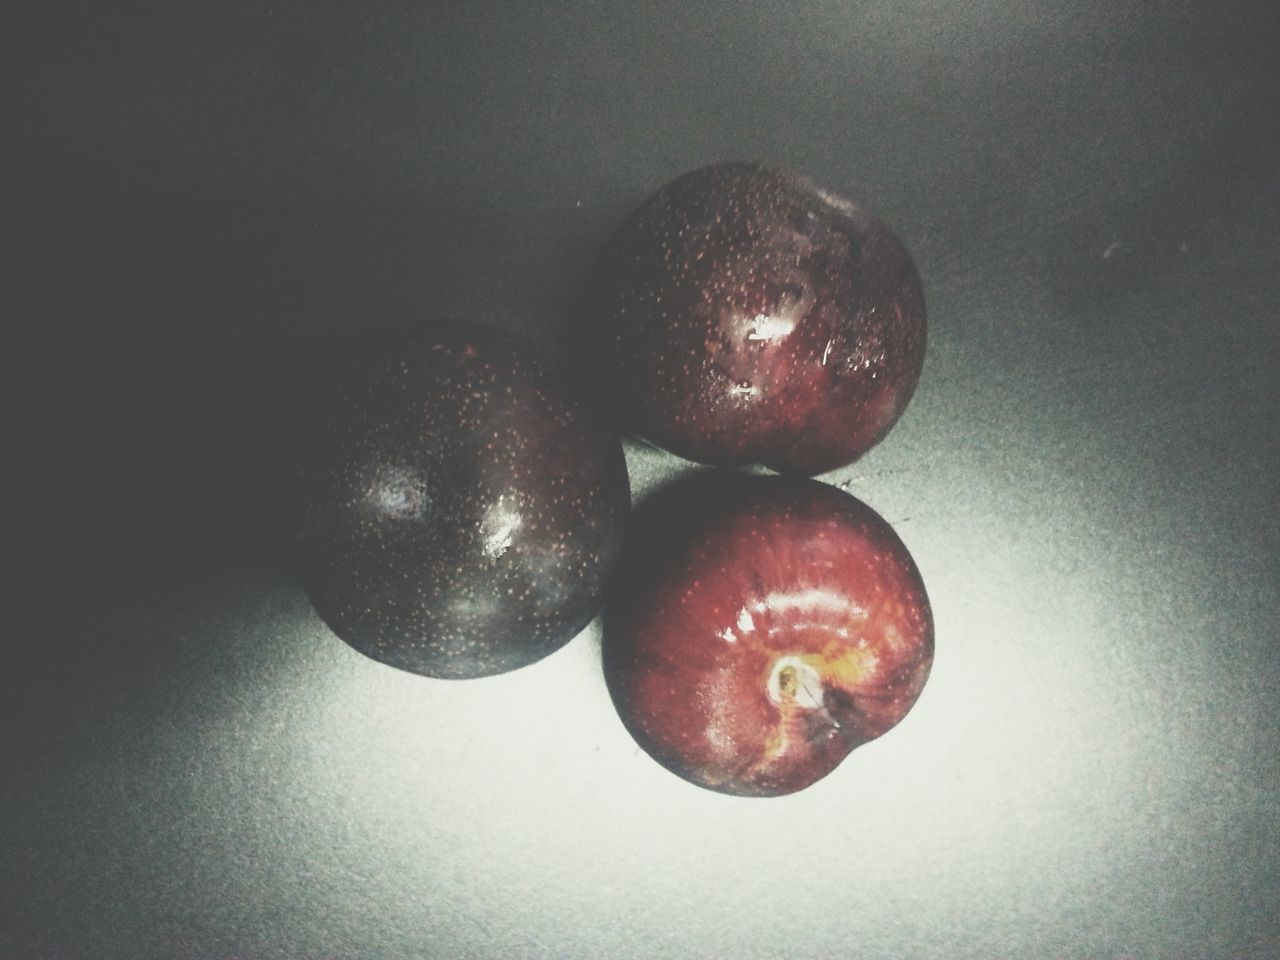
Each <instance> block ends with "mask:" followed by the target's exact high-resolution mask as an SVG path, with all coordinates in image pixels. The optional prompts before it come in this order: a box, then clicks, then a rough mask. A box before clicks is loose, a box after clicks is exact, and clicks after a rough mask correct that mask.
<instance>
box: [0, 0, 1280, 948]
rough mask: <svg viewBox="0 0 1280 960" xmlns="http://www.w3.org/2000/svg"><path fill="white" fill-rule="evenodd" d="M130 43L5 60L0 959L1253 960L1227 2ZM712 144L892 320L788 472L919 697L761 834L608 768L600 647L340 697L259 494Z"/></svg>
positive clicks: (469, 19)
mask: <svg viewBox="0 0 1280 960" xmlns="http://www.w3.org/2000/svg"><path fill="white" fill-rule="evenodd" d="M146 6H147V7H148V8H149V9H143V8H142V7H143V5H125V6H123V7H122V6H119V5H106V4H102V5H90V4H57V3H54V4H48V5H45V6H43V7H41V8H40V10H39V11H38V12H34V13H28V14H27V15H26V16H25V17H19V18H18V19H17V22H16V23H15V24H13V25H12V27H11V28H10V29H6V30H5V31H4V33H5V40H4V43H5V46H6V55H5V58H4V59H5V63H6V65H7V66H8V68H9V69H10V70H11V71H13V72H14V79H13V80H12V81H11V82H10V83H9V84H8V87H9V90H10V92H11V94H15V93H16V105H17V108H18V109H17V113H16V117H15V120H14V122H13V123H12V125H11V126H10V131H11V132H16V133H17V135H18V136H17V137H15V138H13V139H11V140H10V144H11V145H10V147H8V148H6V153H7V157H6V159H5V161H4V162H5V164H6V167H7V168H8V171H9V172H8V175H7V176H6V177H5V178H4V181H5V184H4V188H3V189H4V190H5V195H6V198H7V199H6V201H5V205H6V210H7V211H8V212H7V213H6V215H5V218H4V219H5V221H6V227H7V228H8V230H6V232H7V233H9V234H10V236H11V239H14V240H16V241H17V242H16V243H14V244H12V245H11V253H10V254H9V255H8V256H7V257H6V260H7V263H8V266H9V267H10V279H9V280H6V282H5V283H4V284H3V286H4V291H3V294H0V296H3V298H4V300H3V303H4V304H5V310H4V314H5V322H4V325H3V326H4V329H3V332H2V333H0V338H3V339H0V364H2V365H3V371H0V372H2V373H3V385H0V390H2V391H3V398H2V399H3V403H0V408H2V409H3V413H2V414H0V417H3V419H4V424H3V426H4V430H5V432H4V434H3V436H4V438H5V439H4V443H5V446H6V448H7V454H6V456H5V458H4V459H5V461H6V464H7V465H6V467H5V472H6V473H7V474H8V475H9V478H8V481H7V484H8V485H9V487H10V491H11V492H10V494H9V495H8V496H7V497H5V498H4V499H5V507H6V509H5V524H6V528H7V530H8V532H7V533H5V534H0V540H3V542H4V543H5V547H6V549H5V554H6V555H7V561H8V564H7V565H8V566H10V568H11V572H10V573H9V574H7V575H6V578H5V582H6V586H5V590H6V594H7V595H8V596H9V599H8V600H6V602H5V603H4V605H3V612H2V613H0V642H2V643H3V645H4V646H3V654H4V667H3V668H2V669H0V677H2V679H0V744H2V745H3V751H2V752H0V763H2V766H0V852H3V863H4V866H3V870H2V871H0V955H3V956H4V957H8V958H15V960H17V958H21V960H27V958H30V960H37V958H39V960H49V958H78V957H86V958H88V957H92V958H95V960H105V958H117V957H119V958H134V957H193V958H277V957H278V958H339V957H341V958H419V957H424V958H425V957H477V958H483V957H521V958H525V957H528V958H535V957H548V958H551V957H555V958H589V957H617V958H630V957H636V958H648V960H661V958H673V960H674V958H696V957H706V958H728V957H734V958H752V957H762V958H763V957H801V958H804V957H814V958H818V957H830V958H837V957H839V958H850V957H857V958H880V957H883V958H914V957H937V958H948V960H957V958H968V957H972V958H984V960H989V958H995V957H1037V958H1058V957H1079V958H1099V957H1188V958H1190V957H1197V958H1199V957H1232V958H1254V960H1262V958H1270V957H1274V956H1277V955H1280V920H1277V911H1276V907H1277V904H1278V903H1280V750H1278V749H1277V747H1278V745H1280V736H1278V735H1280V693H1277V690H1278V689H1280V685H1278V683H1277V681H1278V680H1280V651H1278V644H1280V638H1278V636H1277V623H1278V622H1280V617H1278V616H1277V614H1278V612H1280V611H1278V606H1280V605H1278V604H1277V588H1278V584H1280V576H1278V575H1277V574H1278V573H1280V561H1278V559H1277V558H1278V556H1280V549H1278V548H1280V511H1278V510H1277V496H1276V492H1277V487H1276V479H1275V478H1276V475H1277V472H1278V471H1280V462H1278V457H1277V454H1278V451H1280V430H1278V428H1277V416H1276V414H1277V410H1276V387H1275V384H1276V374H1277V370H1278V368H1280V364H1278V360H1280V355H1278V352H1277V340H1278V338H1277V336H1276V330H1275V328H1276V316H1277V314H1276V303H1277V300H1278V298H1280V269H1278V268H1280V176H1278V173H1277V171H1278V170H1280V164H1278V160H1280V150H1278V147H1280V109H1277V106H1278V105H1280V104H1278V99H1280V97H1278V93H1280V80H1278V77H1280V72H1278V69H1280V68H1278V67H1277V63H1280V56H1278V54H1280V49H1278V47H1280V45H1278V44H1277V37H1278V35H1280V33H1278V31H1277V18H1276V16H1275V15H1274V14H1273V13H1270V12H1267V11H1268V10H1269V7H1270V6H1272V5H1264V4H1261V3H1259V4H1255V5H1252V6H1250V5H1247V4H1234V5H1233V4H1224V3H1213V4H1211V3H1208V2H1203V3H1196V2H1190V0H1184V2H1171V3H1164V4H1146V3H1138V2H1134V0H1121V2H1113V3H1103V2H1100V0H1097V2H1086V0H1078V2H1077V0H1072V2H1067V3H1051V2H1048V0H1043V2H1042V0H1034V2H1033V0H1018V2H1015V0H990V2H980V3H969V4H942V3H936V2H926V0H894V2H889V0H873V2H836V0H821V2H791V3H780V2H762V0H748V2H746V3H727V2H719V0H715V2H708V3H668V2H657V3H625V4H624V3H612V2H595V3H588V2H568V0H566V2H556V3H545V4H536V3H535V4H510V5H499V4H486V3H482V2H477V3H472V4H461V3H459V4H454V3H444V4H435V5H432V4H409V3H370V4H350V5H345V4H337V3H331V2H328V0H322V2H317V3H311V4H302V3H289V2H285V3H274V4H272V3H269V2H264V3H258V4H235V3H232V4H205V5H199V4H195V3H191V2H185V3H183V2H177V3H169V4H153V5H146ZM740 157H748V158H756V159H763V160H768V161H772V162H778V163H782V164H786V165H788V166H791V167H794V168H796V169H798V170H801V171H803V172H805V173H807V174H809V175H810V176H811V177H813V178H814V179H816V180H818V181H819V182H821V183H823V184H825V185H827V186H828V187H830V188H831V189H834V190H837V191H838V192H842V193H846V194H848V195H850V196H852V197H855V198H858V199H860V200H861V201H863V202H864V203H865V204H866V205H868V206H870V207H872V208H873V209H875V210H877V211H879V212H880V214H881V215H882V216H884V217H885V218H886V219H887V220H888V221H889V222H890V223H891V224H893V225H894V227H895V229H896V230H897V231H898V233H899V234H900V236H901V237H902V238H903V240H904V241H905V242H906V243H907V245H908V247H909V248H910V249H911V250H912V251H913V252H914V254H915V256H916V258H917V262H918V264H919V267H920V270H921V273H922V275H923V277H924V280H925V286H926V292H927V296H928V302H929V309H930V322H931V331H930V337H931V339H930V346H929V355H928V359H927V363H926V366H925V371H924V376H923V380H922V382H921V386H920V389H919V391H918V393H917V395H916V397H915V399H914V400H913V402H912V404H911V406H910V408H909V410H908V412H907V414H906V416H905V417H904V419H903V420H902V421H901V423H900V424H899V425H898V427H897V428H896V429H895V430H894V431H893V433H892V434H891V435H890V436H889V437H888V439H887V440H886V441H885V442H884V443H883V444H881V445H880V446H879V447H877V448H876V449H875V450H873V451H872V452H871V453H870V454H868V455H867V456H866V457H865V458H863V459H862V460H861V461H860V462H858V463H856V464H854V465H853V466H851V467H849V468H847V469H844V470H840V471H837V472H836V473H833V474H831V475H829V476H828V477H826V478H824V479H827V480H830V481H831V482H833V483H838V484H839V485H841V486H842V487H845V488H846V489H848V490H850V491H851V492H853V493H854V494H856V495H857V496H859V497H861V498H862V499H864V500H866V501H867V502H868V503H870V504H871V505H872V506H873V507H875V508H876V509H877V510H879V511H880V512H881V513H882V514H883V515H884V516H885V517H886V518H888V519H889V520H890V521H891V522H893V523H894V525H895V526H896V528H897V529H898V531H899V532H900V534H901V535H902V537H903V539H904V540H905V541H906V543H907V544H908V546H909V547H910V549H911V550H912V551H913V553H914V556H915V558H916V560H917V562H918V564H919V566H920V568H921V570H922V572H923V574H924V577H925V579H926V582H927V584H928V587H929V591H930V595H931V598H932V601H933V605H934V610H935V616H936V621H937V660H936V665H935V669H934V674H933V676H932V679H931V681H930V683H929V686H928V688H927V689H926V691H925V694H924V696H923V697H922V699H921V700H920V702H919V704H918V706H917V707H916V709H915V710H914V711H913V712H912V713H911V714H910V716H909V717H908V718H907V720H906V721H904V723H903V724H902V725H901V726H900V727H899V728H898V729H896V730H894V731H893V732H892V733H890V734H889V735H888V736H886V737H884V738H883V739H882V740H880V741H878V742H876V743H874V744H871V745H868V746H866V747H864V748H862V749H860V750H858V751H856V752H855V753H854V754H853V755H851V756H850V757H849V759H848V760H846V761H845V763H844V764H843V765H842V766H841V767H840V768H839V769H838V770H837V771H836V772H835V773H834V774H832V775H831V776H829V777H828V778H826V779H825V780H823V781H822V782H820V783H819V784H818V785H816V786H814V787H813V788H811V789H809V790H807V791H804V792H802V793H800V794H797V795H795V796H792V797H789V798H784V799H777V800H765V801H761V800H743V799H735V798H730V797H725V796H720V795H717V794H713V793H710V792H707V791H703V790H699V789H697V788H694V787H692V786H690V785H688V784H685V783H684V782H682V781H680V780H678V779H677V778H675V777H674V776H672V775H670V774H669V773H667V772H666V771H665V770H663V769H662V768H661V767H659V766H658V765H657V764H656V763H654V762H653V761H652V760H650V759H649V758H648V757H647V756H646V755H645V754H643V753H642V752H640V751H639V750H638V749H637V747H636V746H635V744H634V743H633V742H632V740H631V739H630V738H629V736H628V735H627V733H626V732H625V730H624V729H623V727H622V725H621V723H620V722H619V720H618V718H617V716H616V714H615V712H614V711H613V709H612V706H611V704H610V701H609V698H608V695H607V692H606V690H605V686H604V683H603V680H602V678H601V676H600V666H599V628H598V624H595V625H592V626H591V627H589V628H588V629H587V630H586V631H584V633H583V634H582V635H581V636H579V637H578V638H576V639H575V640H574V641H573V642H572V643H571V644H570V645H569V646H567V647H566V648H564V649H563V650H561V651H560V652H558V653H557V654H555V655H553V656H552V657H550V658H549V659H547V660H545V661H543V662H541V663H539V664H537V665H535V666H533V667H530V668H528V669H525V670H522V671H519V672H517V673H514V674H511V675H507V676H503V677H499V678H493V679H490V680H484V681H475V682H469V683H447V682H437V681H431V680H427V679H424V678H419V677H414V676H410V675H407V674H403V673H399V672H396V671H394V670H392V669H390V668H386V667H383V666H380V665H378V664H376V663H374V662H372V661H370V660H367V659H365V658H363V657H361V656H360V655H359V654H357V653H355V652H354V651H353V650H351V649H349V648H347V647H346V646H345V645H344V644H342V643H341V642H340V641H339V640H337V639H336V638H335V637H334V636H333V635H332V634H331V633H329V632H328V631H327V630H326V629H325V628H324V627H323V626H322V624H320V623H319V622H318V620H317V619H316V617H315V616H314V614H313V613H312V612H311V609H310V607H309V605H308V604H307V602H306V599H305V597H304V596H303V595H302V594H301V593H300V591H299V590H298V588H297V587H296V585H295V584H294V583H293V581H292V579H291V577H290V574H289V570H288V567H287V565H286V564H285V563H284V562H283V559H282V556H281V552H280V550H279V548H278V545H277V540H276V536H275V534H276V525H275V517H276V514H275V510H274V507H273V500H272V496H271V495H270V494H269V491H271V490H273V489H274V487H273V479H274V478H275V477H276V475H277V472H278V471H277V467H278V466H279V464H280V462H281V460H282V457H281V454H280V451H281V450H282V449H284V448H285V445H286V443H287V437H288V431H289V424H290V422H291V420H290V417H291V416H292V415H293V414H294V413H295V412H296V397H297V395H298V390H299V387H300V385H301V384H302V383H303V382H305V380H306V378H307V377H308V376H310V375H311V373H313V372H314V370H315V369H316V368H317V367H318V365H319V364H321V363H322V362H323V361H324V360H326V359H327V358H328V357H329V356H331V355H332V353H333V351H334V349H335V346H334V345H335V344H336V343H338V342H339V341H340V339H341V338H342V337H344V336H349V335H352V334H355V333H358V332H359V331H361V330H365V329H369V328H374V327H378V326H381V325H384V324H387V323H391V322H403V321H405V320H413V319H415V318H420V317H421V318H428V317H432V316H450V317H455V318H476V319H483V320H487V321H490V322H494V323H498V324H502V325H506V326H510V327H513V328H520V329H524V330H527V331H530V332H532V333H534V334H535V335H536V336H538V337H539V338H541V339H542V340H543V341H544V342H545V343H546V344H547V345H548V346H549V347H551V348H553V349H563V348H566V347H567V346H568V344H567V339H568V338H569V337H570V336H571V331H572V325H571V324H570V323H569V321H568V319H567V318H568V315H569V310H568V306H567V305H568V304H569V303H570V302H571V301H572V299H573V292H574V290H575V289H576V284H577V282H578V278H579V277H580V275H581V272H582V270H583V268H584V265H585V264H587V263H588V262H589V261H590V258H591V256H592V255H593V253H594V251H595V250H596V249H598V247H599V244H600V243H601V242H602V240H603V238H604V237H605V236H606V235H607V234H608V232H609V230H610V229H611V228H612V226H613V225H614V224H616V223H617V221H618V220H619V218H620V217H621V216H623V215H624V214H625V212H626V211H627V210H628V209H630V208H631V206H633V205H634V204H635V203H636V202H638V201H639V200H640V199H641V198H642V197H643V196H645V195H646V194H647V193H648V192H650V191H651V190H653V189H655V188H656V187H657V186H659V185H660V184H662V183H663V182H665V181H666V180H668V179H670V178H671V177H674V176H676V175H677V174H679V173H682V172H684V171H685V170H688V169H691V168H693V167H696V166H699V165H701V164H704V163H708V162H711V161H715V160H722V159H729V158H740ZM628 461H629V465H630V468H631V473H632V480H633V484H634V487H635V490H636V493H637V495H639V496H642V495H643V494H644V492H645V491H646V490H648V489H650V488H651V487H652V486H653V484H655V483H656V482H658V481H660V480H662V479H664V478H667V477H671V476H674V475H675V474H677V473H679V472H680V471H681V470H683V469H685V467H684V466H683V465H682V464H681V463H679V462H677V461H675V460H673V459H672V458H670V457H668V456H666V455H664V454H661V453H659V452H656V451H653V450H650V449H647V448H644V447H641V446H638V445H629V446H628Z"/></svg>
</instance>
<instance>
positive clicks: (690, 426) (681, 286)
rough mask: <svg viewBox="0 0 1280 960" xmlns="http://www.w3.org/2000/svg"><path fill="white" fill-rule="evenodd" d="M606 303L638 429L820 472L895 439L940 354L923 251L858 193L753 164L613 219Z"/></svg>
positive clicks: (611, 339) (615, 361)
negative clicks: (929, 342)
mask: <svg viewBox="0 0 1280 960" xmlns="http://www.w3.org/2000/svg"><path fill="white" fill-rule="evenodd" d="M594 288H595V289H594V293H593V295H592V306H591V317H592V322H593V323H594V324H596V325H597V326H598V330H597V333H596V336H597V338H598V340H599V341H600V343H599V346H600V347H601V348H602V349H603V351H604V354H605V357H606V364H607V369H608V370H609V375H610V388H611V391H614V392H616V408H617V409H616V412H617V414H618V416H619V417H620V420H621V423H622V424H623V425H624V426H625V428H626V429H627V430H628V431H630V432H632V433H634V434H636V435H638V436H639V437H641V438H642V439H644V440H647V441H648V442H650V443H652V444H654V445H656V446H658V447H661V448H663V449H665V450H669V451H671V452H672V453H675V454H678V455H679V456H681V457H684V458H686V459H689V460H694V461H698V462H700V463H704V464H717V465H724V466H730V465H746V464H762V465H764V466H767V467H769V468H771V469H773V470H775V471H777V472H779V473H791V474H800V475H806V476H810V475H813V474H817V473H823V472H826V471H828V470H833V469H835V468H837V467H840V466H844V465H846V464H849V463H851V462H853V461H854V460H856V459H857V458H858V457H860V456H861V455H862V454H863V453H865V452H866V451H867V450H868V449H870V448H871V447H872V446H873V445H874V444H876V443H877V442H879V441H880V440H881V439H882V438H883V437H884V436H885V435H886V434H887V433H888V432H889V430H890V429H891V428H892V427H893V425H894V424H895V423H896V422H897V420H898V418H899V417H900V416H901V415H902V413H903V411H904V409H905V408H906V406H907V402H908V401H909V400H910V399H911V395H912V393H913V392H914V390H915V387H916V383H917V381H918V380H919V378H920V371H921V368H922V366H923V363H924V351H925V303H924V293H923V289H922V287H921V282H920V277H919V274H918V273H917V271H916V268H915V265H914V263H913V262H912V259H911V256H910V254H909V253H908V252H907V250H906V248H905V247H904V246H903V245H902V243H901V242H900V241H899V240H898V239H897V237H895V235H894V234H893V232H892V231H891V230H890V229H889V228H888V227H887V226H886V225H885V224H884V223H882V222H881V221H880V220H878V219H877V218H876V217H874V216H872V215H871V214H870V213H868V212H867V211H866V210H864V209H863V208H862V207H860V206H858V205H857V204H855V203H852V202H850V201H849V200H845V199H843V198H841V197H838V196H836V195H834V194H832V193H829V192H827V191H825V190H822V189H820V188H819V187H817V186H815V185H814V184H813V183H811V182H810V181H808V180H806V179H804V178H802V177H800V176H799V175H797V174H795V173H792V172H789V171H786V170H782V169H776V168H771V167H767V166H762V165H759V164H754V163H745V162H735V163H722V164H716V165H713V166H709V167H704V168H702V169H699V170H695V171H693V172H691V173H688V174H686V175H684V176H682V177H680V178H678V179H676V180H674V181H672V182H671V183H669V184H667V185H666V186H665V187H663V188H662V189H660V190H658V191H657V192H656V193H655V194H653V195H652V196H650V197H649V198H648V199H647V200H645V201H644V202H643V203H642V204H641V205H640V206H639V208H638V209H637V210H636V211H635V212H634V213H633V214H632V215H631V216H630V217H629V218H628V219H627V220H626V221H625V222H624V223H623V224H622V225H621V226H620V227H619V228H618V229H617V230H616V231H615V233H614V235H613V236H612V238H611V239H610V240H609V242H608V244H607V246H606V249H605V252H604V254H603V255H602V257H601V260H600V264H599V269H598V271H597V274H596V276H595V282H594Z"/></svg>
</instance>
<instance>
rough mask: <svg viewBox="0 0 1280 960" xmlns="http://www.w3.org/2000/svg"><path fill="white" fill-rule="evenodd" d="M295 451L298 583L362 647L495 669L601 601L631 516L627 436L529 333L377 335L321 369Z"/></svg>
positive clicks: (417, 665) (449, 667)
mask: <svg viewBox="0 0 1280 960" xmlns="http://www.w3.org/2000/svg"><path fill="white" fill-rule="evenodd" d="M299 448H300V449H299V455H298V474H297V487H296V497H295V504H294V509H293V514H292V544H293V548H294V554H295V556H296V558H297V564H298V569H299V572H300V575H301V579H302V582H303V586H304V587H305V589H306V591H307V594H308V596H309V597H310V599H311V601H312V604H313V605H314V607H315V609H316V610H317V612H318V613H319V614H320V616H321V618H322V619H323V620H324V621H325V622H326V623H327V624H328V625H329V627H330V628H331V629H332V630H333V631H334V632H335V633H336V634H337V635H338V636H339V637H341V638H342V639H343V640H345V641H346V642H347V643H349V644H350V645H351V646H353V647H355V648H356V649H357V650H359V651H361V652H362V653H364V654H366V655H368V656H370V657H372V658H374V659H376V660H379V661H382V662H384V663H387V664H390V665H392V666H395V667H398V668H400V669H403V670H408V671H412V672H415V673H419V674H425V675H427V676H432V677H441V678H464V677H479V676H488V675H491V674H497V673H503V672H506V671H509V670H514V669H516V668H518V667H522V666H525V665H526V664H530V663H533V662H534V661H536V660H539V659H541V658H543V657H545V656H547V655H548V654H550V653H551V652H553V651H554V650H556V649H558V648H560V647H561V646H563V645H564V644H565V643H567V642H568V641H569V640H570V639H572V638H573V637H574V636H575V635H576V634H577V633H578V632H579V631H580V630H581V629H582V628H583V627H584V626H585V625H586V624H587V623H588V622H589V621H590V620H591V619H592V618H593V617H594V616H595V614H596V613H597V611H598V609H599V606H600V603H601V601H602V599H603V590H604V584H605V580H606V577H607V574H608V569H609V566H610V564H611V562H612V560H613V557H614V556H615V554H616V551H617V548H618V545H619V542H620V538H621V535H622V532H623V527H624V525H625V522H626V517H627V515H628V513H629V511H630V488H629V484H628V480H627V471H626V464H625V461H624V459H623V452H622V445H621V441H620V439H619V438H618V436H617V435H616V434H615V433H614V432H613V431H612V428H611V427H610V426H609V424H608V423H607V419H606V418H605V417H603V416H601V415H600V413H599V411H598V409H597V408H596V407H595V406H594V405H592V404H591V403H590V402H588V401H586V400H585V399H584V395H583V394H581V393H579V392H577V391H576V390H575V389H573V388H572V387H571V386H570V381H569V379H568V378H567V377H566V376H565V375H564V373H563V371H561V370H559V369H557V368H556V367H554V366H553V365H552V364H551V363H550V361H548V360H547V359H546V358H545V357H543V356H542V355H541V354H540V353H539V351H538V350H537V349H535V348H534V346H533V345H532V344H531V343H529V342H528V341H527V340H525V339H524V338H523V337H520V336H517V335H515V334H513V333H509V332H503V331H500V330H498V329H495V328H490V327H485V326H478V325H477V326H460V325H452V324H443V325H439V326H436V327H434V328H431V329H423V330H417V331H399V332H397V333H394V334H391V335H388V336H386V337H382V338H379V339H378V340H377V341H376V342H375V343H373V344H371V345H369V346H368V347H367V348H366V349H364V350H362V351H358V352H357V355H356V356H355V357H353V358H352V359H351V360H350V361H349V362H348V363H346V364H344V365H343V366H342V368H341V369H340V370H338V371H335V372H334V373H333V374H332V375H331V376H330V377H329V378H328V379H327V380H326V381H325V383H324V385H323V387H322V388H321V390H320V391H319V394H318V399H317V402H316V409H315V412H314V417H313V418H311V421H310V423H309V425H308V426H307V427H306V429H305V437H304V439H303V440H302V441H301V442H300V444H299Z"/></svg>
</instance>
